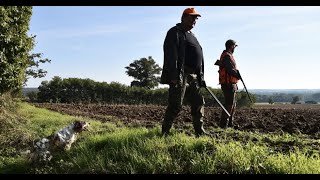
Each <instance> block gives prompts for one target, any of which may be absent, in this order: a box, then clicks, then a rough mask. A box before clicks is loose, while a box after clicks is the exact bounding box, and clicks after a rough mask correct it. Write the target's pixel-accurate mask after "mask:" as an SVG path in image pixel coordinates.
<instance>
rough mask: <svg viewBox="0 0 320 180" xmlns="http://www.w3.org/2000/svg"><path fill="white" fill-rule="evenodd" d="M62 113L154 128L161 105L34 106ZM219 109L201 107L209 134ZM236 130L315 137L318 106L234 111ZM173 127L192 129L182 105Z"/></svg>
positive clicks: (162, 110)
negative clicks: (300, 134) (203, 109)
mask: <svg viewBox="0 0 320 180" xmlns="http://www.w3.org/2000/svg"><path fill="white" fill-rule="evenodd" d="M34 105H35V106H37V107H41V108H46V109H49V110H52V111H57V112H60V113H63V114H68V115H75V116H85V117H90V118H94V119H97V120H100V121H103V122H115V121H119V120H120V121H121V122H122V123H124V124H125V125H128V126H144V127H147V128H149V127H154V126H157V125H161V122H162V120H163V116H164V113H165V109H166V107H165V106H154V105H95V104H90V105H71V104H50V103H45V104H44V103H41V104H34ZM220 113H221V108H220V107H205V120H204V121H205V124H204V127H205V128H206V129H208V130H209V131H210V130H212V129H213V128H216V127H218V122H219V116H220ZM234 124H235V125H236V128H237V129H238V130H242V131H257V132H261V133H270V132H275V133H277V132H279V133H281V132H287V133H302V134H306V135H310V136H311V137H319V134H320V132H319V128H320V106H319V105H300V104H296V105H291V104H281V105H256V106H254V107H253V108H242V109H237V111H236V115H235V122H234ZM173 127H174V128H175V129H178V130H186V129H192V121H191V114H190V108H189V107H188V106H184V107H183V110H182V111H181V112H180V114H179V116H178V118H177V119H176V120H175V122H174V125H173Z"/></svg>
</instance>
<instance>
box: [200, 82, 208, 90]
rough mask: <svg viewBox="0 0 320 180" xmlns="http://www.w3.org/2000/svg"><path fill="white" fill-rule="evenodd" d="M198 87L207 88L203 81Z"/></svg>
mask: <svg viewBox="0 0 320 180" xmlns="http://www.w3.org/2000/svg"><path fill="white" fill-rule="evenodd" d="M200 87H204V88H206V87H207V84H206V82H205V81H204V80H201V82H200Z"/></svg>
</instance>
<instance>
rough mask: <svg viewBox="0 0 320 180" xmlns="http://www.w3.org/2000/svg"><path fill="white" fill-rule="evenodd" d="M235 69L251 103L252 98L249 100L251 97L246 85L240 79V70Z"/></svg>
mask: <svg viewBox="0 0 320 180" xmlns="http://www.w3.org/2000/svg"><path fill="white" fill-rule="evenodd" d="M237 71H238V75H239V77H240V80H241V82H242V84H243V86H244V89H245V90H246V92H247V95H248V97H249V100H250V102H251V103H253V102H252V100H251V97H250V95H249V93H248V90H247V87H246V85H245V84H244V82H243V79H242V77H241V75H240V71H239V70H237Z"/></svg>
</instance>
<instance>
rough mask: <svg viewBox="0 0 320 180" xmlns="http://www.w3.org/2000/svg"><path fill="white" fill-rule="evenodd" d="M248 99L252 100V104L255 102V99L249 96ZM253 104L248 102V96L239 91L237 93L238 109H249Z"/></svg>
mask: <svg viewBox="0 0 320 180" xmlns="http://www.w3.org/2000/svg"><path fill="white" fill-rule="evenodd" d="M249 95H250V98H251V99H252V101H253V103H254V102H256V97H255V96H254V95H252V94H250V93H249ZM253 103H251V102H250V99H249V98H248V95H247V93H246V92H244V91H240V92H238V93H237V106H239V107H251V106H252V105H253Z"/></svg>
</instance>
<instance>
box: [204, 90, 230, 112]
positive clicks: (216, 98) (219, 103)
mask: <svg viewBox="0 0 320 180" xmlns="http://www.w3.org/2000/svg"><path fill="white" fill-rule="evenodd" d="M206 90H207V91H208V92H209V93H210V94H211V96H212V97H213V98H214V99H215V100H216V101H217V102H218V104H219V105H220V107H221V108H222V109H223V110H224V112H225V113H226V114H227V115H228V117H230V113H229V112H228V111H227V110H226V108H224V106H223V105H222V104H221V102H220V101H219V99H218V98H217V97H216V96H215V95H214V94H213V93H212V92H211V91H210V89H209V88H208V87H207V86H206Z"/></svg>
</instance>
